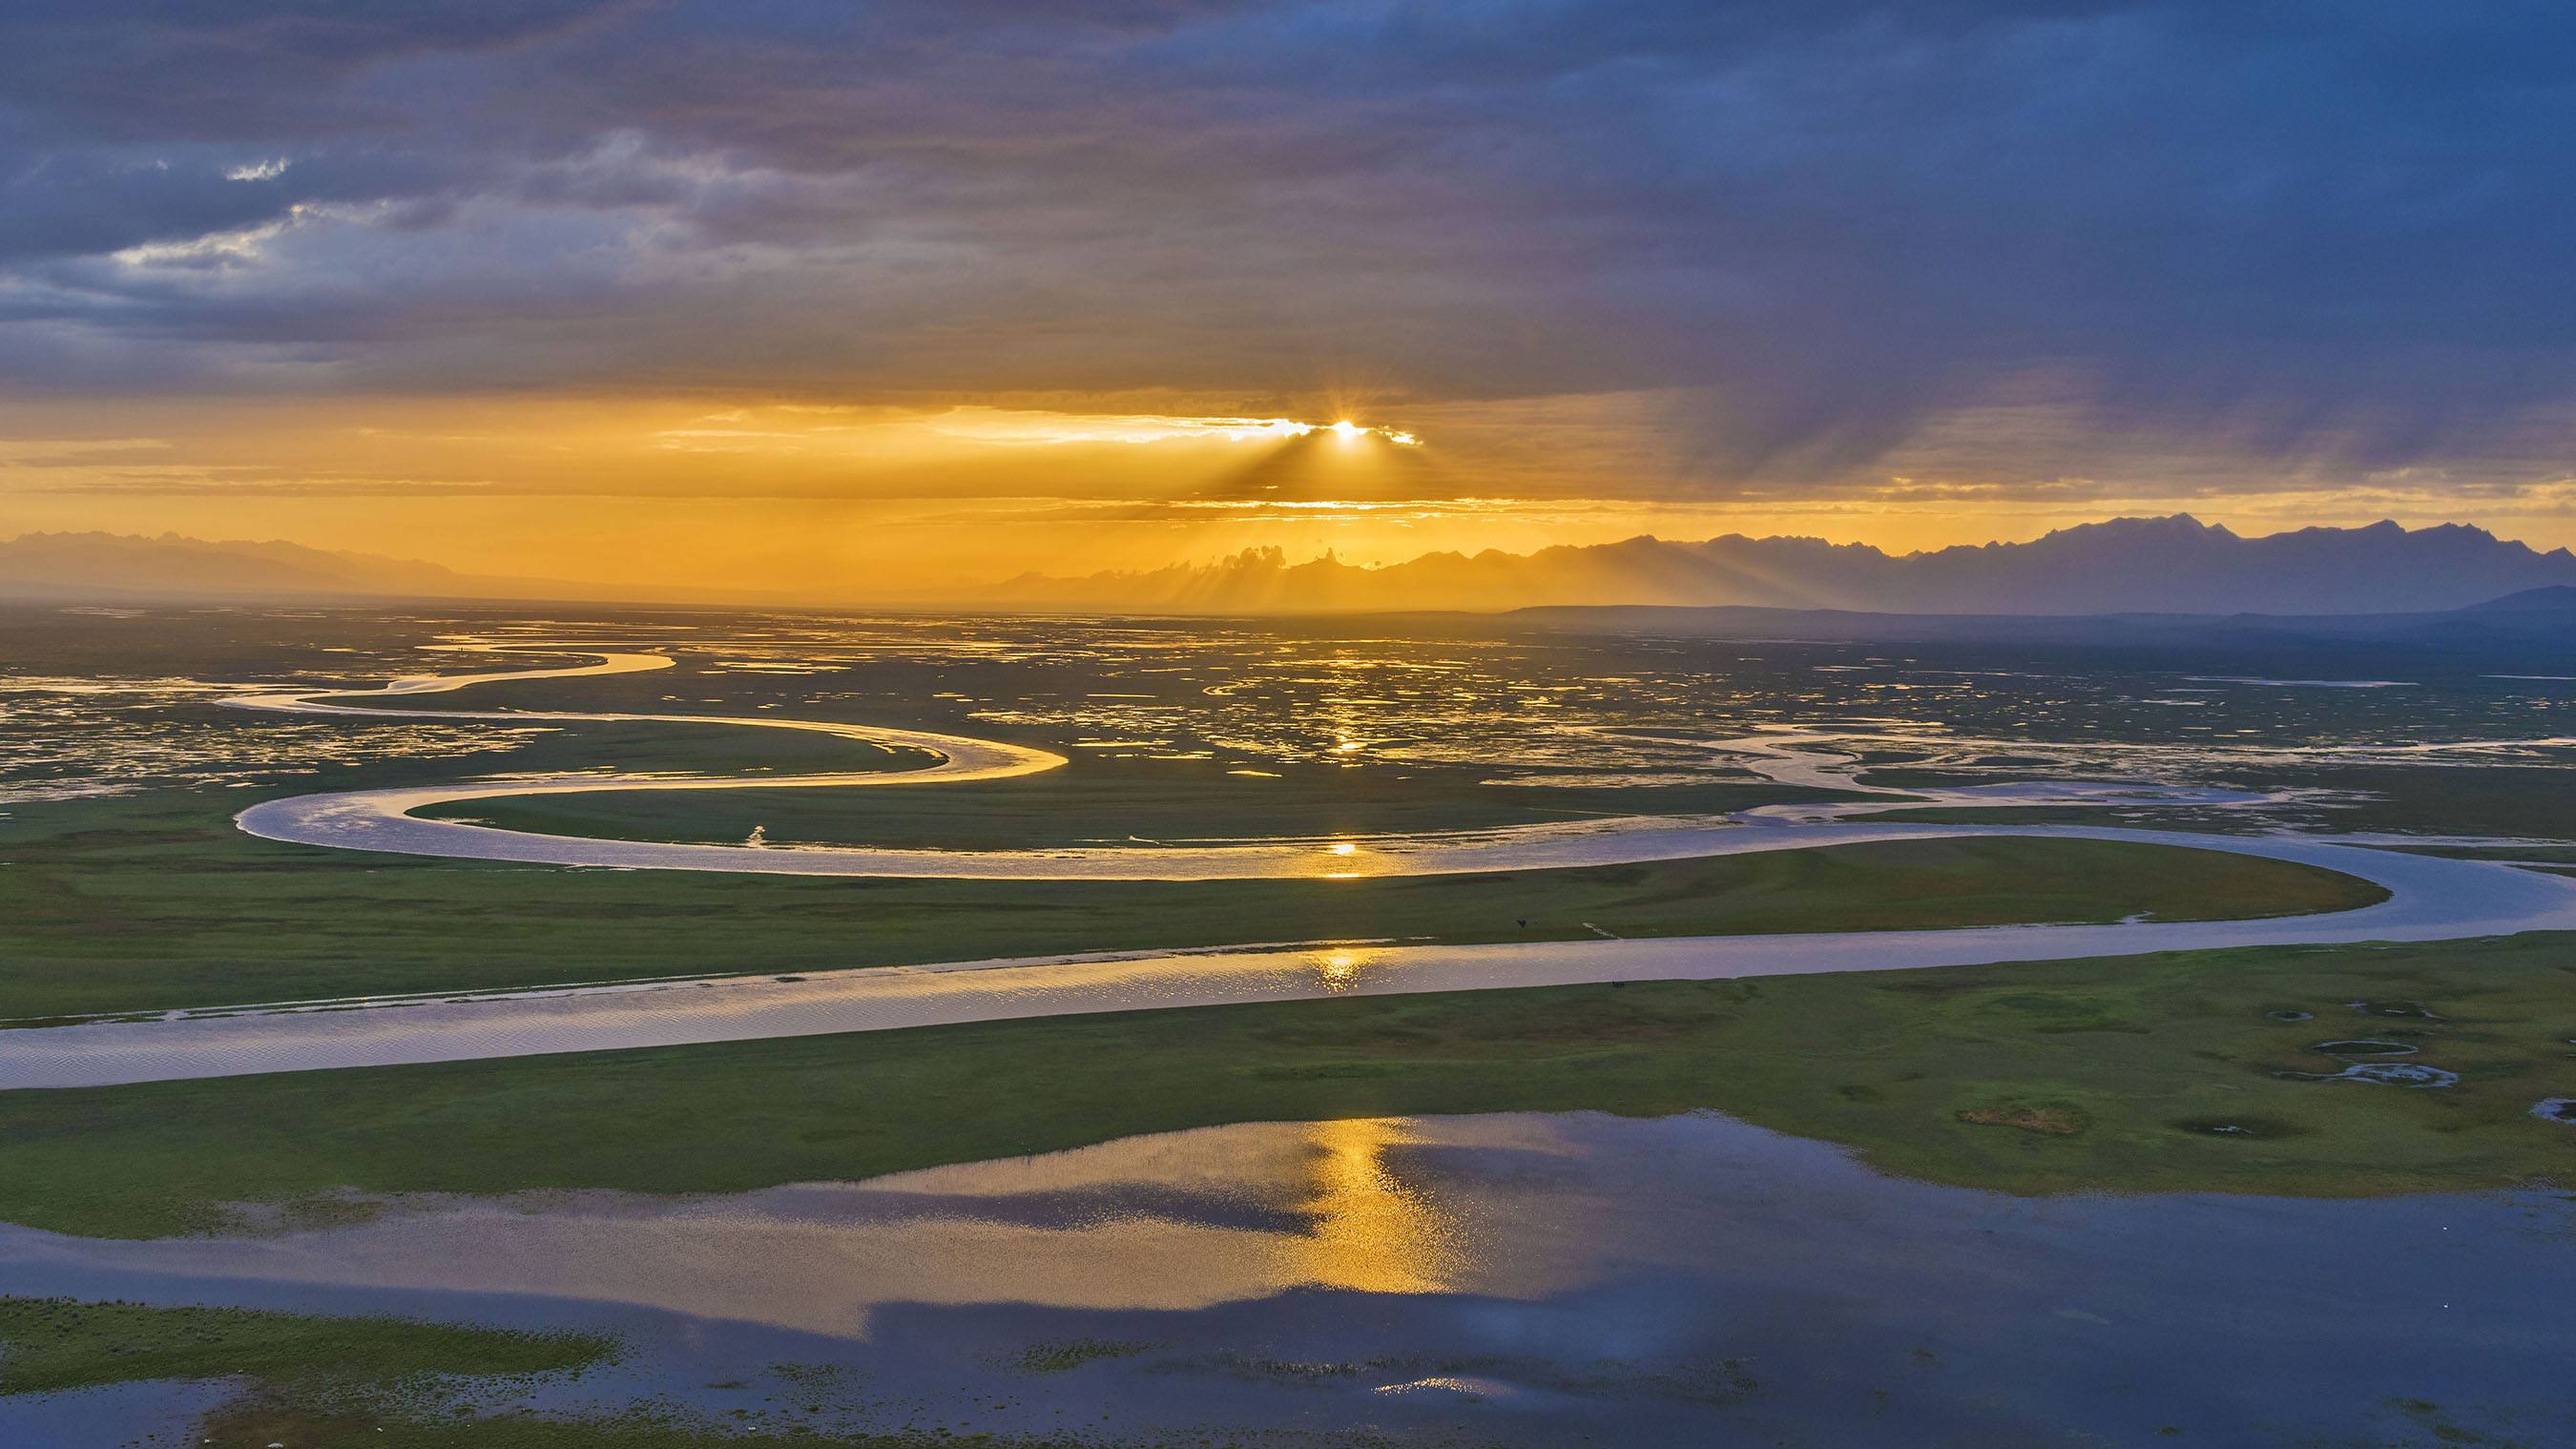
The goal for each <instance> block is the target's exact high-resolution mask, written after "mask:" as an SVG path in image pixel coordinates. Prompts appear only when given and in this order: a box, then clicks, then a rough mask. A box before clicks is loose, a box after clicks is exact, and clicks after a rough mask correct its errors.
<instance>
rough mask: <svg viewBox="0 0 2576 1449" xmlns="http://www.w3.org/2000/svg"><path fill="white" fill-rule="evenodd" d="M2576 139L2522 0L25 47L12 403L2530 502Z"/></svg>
mask: <svg viewBox="0 0 2576 1449" xmlns="http://www.w3.org/2000/svg"><path fill="white" fill-rule="evenodd" d="M2571 137H2576V11H2571V10H2569V9H2568V8H2567V7H2565V6H2563V5H2559V4H2551V3H2530V0H2494V3H2484V4H2478V5H2468V6H2463V5H2453V4H2435V3H2416V4H2387V3H2362V4H2354V3H2351V0H2318V3H2266V0H2225V3H2219V0H2211V3H2202V4H2182V3H2113V0H2105V3H2089V4H2088V3H2061V4H2040V3H2014V0H1989V3H1969V0H1917V3H1908V4H1859V3H1848V0H1810V3H1803V4H1798V5H1778V4H1771V3H1733V0H1679V3H1631V4H1618V5H1608V4H1575V3H1569V0H1451V3H1399V0H1373V3H1356V0H1279V3H1243V4H1226V3H1215V0H1113V3H1107V4H1091V5H1066V4H1060V3H1048V0H937V3H906V0H888V3H879V4H871V5H855V4H840V3H820V0H813V3H779V0H709V3H697V0H670V3H648V0H539V3H531V0H507V3H504V0H466V3H458V0H448V3H442V4H437V5H424V4H413V3H394V0H380V3H372V4H352V3H345V0H300V3H266V4H263V3H257V0H159V3H117V0H108V3H99V0H18V3H14V4H12V5H10V6H7V7H5V9H0V217H5V218H6V219H7V220H6V224H5V225H0V382H5V384H6V385H7V386H9V387H10V388H12V389H15V390H21V391H27V392H45V391H52V392H58V393H65V394H78V395H84V396H88V397H91V398H113V397H120V396H136V395H145V394H171V393H183V392H184V393H198V394H224V393H236V394H238V393H260V392H310V391H313V390H329V391H337V392H346V393H373V394H395V395H404V394H410V395H419V394H436V393H444V392H458V391H469V392H486V391H490V390H493V389H519V390H533V391H539V392H557V393H560V392H591V393H619V392H632V393H660V394H668V393H671V392H674V391H682V392H706V393H709V394H721V395H725V396H757V397H762V398H769V399H779V400H797V399H805V400H821V401H829V402H832V403H835V404H900V403H903V402H905V401H907V400H911V401H918V402H924V403H926V404H931V405H937V406H947V405H950V404H953V403H956V402H959V401H969V402H971V401H974V400H977V399H993V400H1005V401H1007V400H1010V399H1025V398H1027V397H1030V396H1033V395H1044V396H1050V397H1058V398H1080V397H1084V396H1094V395H1111V394H1122V393H1133V392H1138V391H1146V390H1150V391H1154V392H1156V393H1157V394H1158V395H1162V396H1168V397H1171V398H1174V399H1176V400H1177V401H1178V403H1179V404H1187V405H1189V406H1190V408H1192V409H1193V410H1196V411H1203V412H1206V413H1209V414H1215V415H1222V416H1255V417H1267V416H1272V415H1288V416H1307V415H1311V414H1312V413H1313V411H1314V408H1315V406H1316V405H1317V401H1318V400H1319V399H1325V398H1329V397H1335V396H1342V397H1357V398H1363V399H1379V400H1383V403H1384V405H1385V408H1386V410H1387V411H1388V413H1389V416H1390V418H1391V420H1392V421H1394V422H1396V423H1398V424H1401V423H1402V422H1403V421H1404V415H1403V411H1402V410H1403V408H1404V407H1406V406H1411V407H1415V408H1419V409H1422V410H1426V411H1430V412H1436V411H1437V410H1439V409H1442V408H1457V407H1465V406H1473V405H1487V404H1494V403H1499V402H1508V401H1510V400H1515V399H1543V398H1562V397H1567V396H1575V395H1609V394H1621V395H1630V396H1653V397H1658V398H1661V399H1663V400H1664V401H1663V402H1662V403H1661V404H1660V405H1659V411H1658V415H1657V417H1656V418H1655V419H1654V426H1655V427H1656V429H1657V430H1658V432H1659V434H1660V436H1661V439H1662V441H1661V442H1660V443H1659V444H1658V450H1659V452H1658V455H1659V457H1662V458H1664V459H1666V461H1667V463H1668V464H1669V466H1668V467H1665V468H1663V470H1662V471H1661V472H1660V473H1659V475H1658V477H1657V478H1655V479H1654V480H1651V481H1640V482H1638V483H1637V484H1636V485H1635V486H1636V487H1637V488H1639V489H1642V490H1646V491H1654V492H1670V493H1681V494H1687V493H1694V492H1695V493H1702V494H1707V495H1711V496H1718V495H1725V494H1728V493H1730V492H1732V491H1740V490H1745V489H1778V488H1782V487H1789V488H1793V489H1794V488H1795V487H1797V486H1801V485H1803V484H1807V483H1811V482H1812V483H1819V484H1821V483H1822V481H1823V480H1830V479H1841V478H1847V477H1849V476H1852V475H1853V474H1854V473H1855V472H1866V471H1868V470H1871V469H1874V468H1875V469H1880V470H1882V471H1883V470H1884V469H1885V468H1887V467H1889V466H1892V465H1891V463H1890V460H1891V459H1894V460H1899V461H1902V460H1905V459H1908V458H1914V459H1917V460H1919V459H1920V457H1922V456H1923V455H1924V454H1925V450H1927V449H1931V450H1933V451H1934V452H1935V453H1939V454H1940V455H1941V456H1953V457H1954V456H1955V455H1956V451H1957V447H1958V443H1957V438H1958V433H1959V427H1958V420H1959V419H1960V418H1962V417H1966V416H1973V417H1976V418H1980V419H1983V420H1984V425H1983V426H1982V427H1981V428H1980V430H1979V431H1978V432H1977V434H1976V437H1975V439H1974V443H1973V447H1971V448H1970V449H1969V450H1968V451H1969V452H1971V453H1973V454H1974V458H1973V467H1974V468H1975V469H1976V470H1978V471H1977V476H1978V477H1979V478H1980V479H1984V480H2001V481H2003V482H2005V483H2007V484H2012V483H2018V482H2023V481H2028V482H2030V483H2033V484H2037V483H2040V482H2044V481H2046V480H2050V479H2057V478H2062V477H2064V476H2067V475H2069V474H2076V473H2082V472H2083V471H2085V469H2086V467H2087V465H2088V454H2087V444H2086V442H2085V441H2084V440H2086V439H2091V438H2096V437H2110V438H2114V439H2116V440H2117V449H2116V451H2118V453H2119V454H2120V456H2121V457H2122V458H2124V459H2128V460H2130V462H2131V463H2133V464H2134V465H2135V466H2139V467H2144V468H2149V469H2152V468H2153V467H2155V466H2157V463H2156V461H2155V460H2157V459H2158V458H2161V457H2163V456H2165V455H2166V451H2167V449H2168V448H2169V447H2170V449H2171V450H2173V451H2174V452H2175V453H2176V454H2177V455H2182V454H2188V455H2191V456H2194V457H2198V456H2201V455H2204V454H2206V453H2208V452H2209V451H2211V450H2212V449H2213V448H2216V449H2218V450H2219V451H2223V452H2225V453H2226V454H2227V455H2228V456H2229V457H2230V458H2231V459H2235V460H2239V461H2237V462H2231V463H2230V464H2229V465H2228V466H2230V467H2244V468H2251V469H2253V470H2255V471H2256V472H2260V471H2262V470H2264V469H2266V468H2272V467H2277V469H2278V471H2279V473H2280V475H2281V476H2282V477H2283V478H2284V479H2292V478H2295V479H2297V480H2299V482H2300V486H2314V485H2315V482H2316V478H2317V475H2318V473H2319V471H2320V470H2323V471H2324V472H2326V473H2328V474H2350V475H2352V476H2356V477H2357V476H2360V475H2364V474H2368V473H2372V472H2377V471H2384V470H2391V469H2413V470H2418V474H2417V476H2432V477H2435V478H2437V479H2438V478H2443V477H2451V476H2457V477H2458V478H2460V479H2462V480H2464V481H2471V482H2476V483H2479V484H2481V485H2492V484H2493V483H2494V481H2495V480H2496V479H2498V478H2507V479H2512V478H2543V477H2550V476H2559V475H2563V473H2564V472H2565V468H2564V465H2563V463H2562V462H2560V461H2558V460H2560V459H2562V458H2563V457H2564V454H2565V450H2566V448H2567V447H2568V445H2569V443H2570V442H2571V438H2576V434H2571V431H2570V429H2569V419H2570V417H2571V404H2576V268H2570V267H2568V266H2567V265H2566V263H2565V256H2564V248H2565V238H2566V237H2567V236H2569V235H2570V234H2571V232H2576V166H2571V158H2576V142H2571V140H2570V138H2571ZM2070 420H2072V421H2070ZM2070 436H2071V437H2072V439H2073V441H2070ZM1434 441H1435V442H1436V441H1437V440H1436V439H1435V440H1434ZM1944 449H1948V450H1950V451H1949V452H1942V450H1944ZM2140 460H2143V461H2140ZM1962 466H1967V465H1962ZM2553 469H2554V470H2555V472H2553V471H2552V470H2553ZM2256 481H2257V482H2258V483H2259V479H2258V480H2256Z"/></svg>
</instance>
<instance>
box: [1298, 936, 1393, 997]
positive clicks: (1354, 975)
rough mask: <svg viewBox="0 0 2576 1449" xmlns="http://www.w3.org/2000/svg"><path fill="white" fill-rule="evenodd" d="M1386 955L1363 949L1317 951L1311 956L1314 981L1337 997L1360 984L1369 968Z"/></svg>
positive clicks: (1381, 952)
mask: <svg viewBox="0 0 2576 1449" xmlns="http://www.w3.org/2000/svg"><path fill="white" fill-rule="evenodd" d="M1385 954H1386V953H1385V952H1383V951H1372V950H1368V949H1366V948H1364V947H1351V948H1347V949H1335V950H1331V951H1319V952H1317V953H1315V955H1314V956H1313V958H1312V959H1313V961H1314V963H1315V979H1316V980H1317V981H1318V982H1320V983H1322V985H1323V988H1324V989H1325V990H1326V991H1329V992H1332V993H1334V994H1335V995H1339V994H1340V993H1342V992H1345V991H1348V990H1350V989H1352V988H1353V987H1355V986H1357V985H1359V984H1360V978H1361V977H1362V976H1363V975H1364V974H1365V973H1366V972H1367V970H1368V968H1369V967H1370V966H1373V965H1375V964H1376V963H1377V961H1378V960H1379V958H1380V957H1382V956H1384V955H1385Z"/></svg>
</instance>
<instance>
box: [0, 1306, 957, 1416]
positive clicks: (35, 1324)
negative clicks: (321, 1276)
mask: <svg viewBox="0 0 2576 1449" xmlns="http://www.w3.org/2000/svg"><path fill="white" fill-rule="evenodd" d="M621 1351H622V1350H621V1348H620V1346H619V1344H618V1343H617V1341H616V1340H615V1339H613V1338H609V1337H605V1336H602V1335H597V1334H581V1333H526V1332H517V1331H512V1330H507V1329H497V1328H484V1327H472V1326H465V1325H457V1324H444V1323H425V1322H416V1321H413V1320H409V1319H400V1318H384V1317H357V1318H342V1317H329V1316H323V1315H312V1314H293V1313H272V1312H261V1311H256V1310H250V1309H238V1308H205V1307H192V1306H156V1305H147V1304H141V1303H97V1302H78V1301H74V1300H70V1299H62V1298H9V1297H0V1395H7V1394H43V1393H54V1392H61V1391H64V1390H72V1389H82V1388H91V1387H96V1386H100V1385H106V1384H125V1383H146V1382H152V1381H155V1380H169V1381H207V1380H214V1381H220V1382H222V1383H223V1384H224V1385H225V1386H226V1388H227V1390H228V1391H229V1397H228V1398H227V1399H226V1401H225V1402H224V1403H222V1404H221V1405H220V1406H218V1407H217V1408H215V1409H214V1410H213V1411H212V1412H211V1413H209V1414H207V1415H206V1416H205V1418H204V1420H203V1421H202V1422H201V1423H200V1424H198V1425H197V1426H196V1430H195V1433H194V1436H193V1437H194V1440H195V1442H197V1443H200V1444H202V1445H204V1446H206V1449H265V1446H268V1445H272V1444H291V1445H294V1446H296V1449H350V1446H357V1445H365V1446H367V1449H382V1446H384V1445H386V1444H388V1443H393V1444H400V1445H404V1446H408V1449H422V1446H426V1449H446V1446H455V1449H466V1446H472V1449H718V1446H723V1449H762V1446H765V1445H783V1444H788V1443H800V1444H805V1445H815V1444H819V1443H824V1442H829V1443H833V1444H837V1445H842V1446H846V1449H899V1446H900V1449H919V1446H921V1445H924V1444H927V1443H930V1442H933V1441H932V1440H931V1438H930V1436H926V1435H924V1436H905V1437H901V1438H873V1437H863V1438H857V1439H852V1438H848V1437H845V1436H840V1435H834V1436H832V1437H831V1438H830V1439H829V1440H828V1441H827V1440H825V1439H822V1438H820V1437H818V1436H814V1435H811V1434H805V1433H796V1434H791V1435H790V1436H788V1437H785V1438H781V1437H777V1436H773V1435H763V1434H753V1435H742V1434H739V1433H728V1432H724V1431H722V1430H720V1429H719V1428H718V1427H717V1426H716V1425H715V1424H713V1423H711V1422H707V1421H705V1420H704V1419H703V1417H701V1416H688V1415H683V1414H678V1413H674V1412H669V1411H660V1410H656V1409H652V1408H641V1409H636V1410H630V1411H628V1412H625V1413H621V1414H617V1415H614V1416H611V1417H607V1418H600V1419H571V1420H549V1419H540V1418H537V1417H534V1416H532V1415H529V1414H527V1413H525V1412H524V1411H522V1410H521V1409H519V1408H517V1407H516V1406H515V1403H516V1401H518V1400H521V1399H523V1397H524V1394H525V1390H526V1389H527V1388H528V1387H530V1386H531V1385H533V1384H535V1383H538V1382H543V1381H552V1382H563V1381H566V1380H571V1379H578V1378H579V1377H580V1376H582V1375H583V1374H584V1373H585V1372H587V1371H589V1370H591V1369H593V1368H596V1367H599V1366H602V1365H605V1364H607V1363H610V1362H612V1361H614V1360H615V1359H616V1358H617V1357H618V1356H619V1354H620V1353H621Z"/></svg>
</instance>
